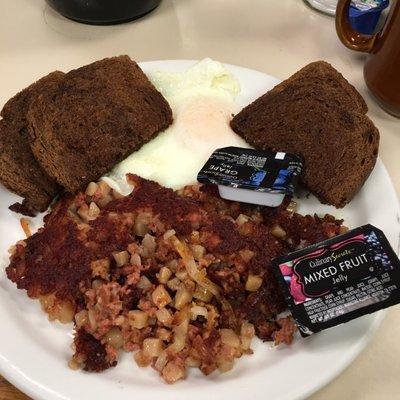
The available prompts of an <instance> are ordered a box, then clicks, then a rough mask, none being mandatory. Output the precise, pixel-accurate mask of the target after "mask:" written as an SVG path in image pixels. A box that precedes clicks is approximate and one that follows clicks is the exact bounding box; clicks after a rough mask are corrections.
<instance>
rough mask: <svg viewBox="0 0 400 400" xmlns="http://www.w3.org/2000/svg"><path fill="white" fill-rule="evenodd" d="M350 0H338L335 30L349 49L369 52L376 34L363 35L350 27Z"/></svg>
mask: <svg viewBox="0 0 400 400" xmlns="http://www.w3.org/2000/svg"><path fill="white" fill-rule="evenodd" d="M350 3H351V0H339V2H338V5H337V8H336V32H337V34H338V36H339V39H340V40H341V42H342V43H343V44H344V45H345V46H346V47H348V48H349V49H351V50H356V51H362V52H364V53H371V52H372V50H373V48H374V45H375V42H376V39H377V37H378V34H375V35H363V34H361V33H358V32H357V31H356V30H354V29H353V28H352V26H351V25H350V21H349V7H350Z"/></svg>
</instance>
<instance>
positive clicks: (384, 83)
mask: <svg viewBox="0 0 400 400" xmlns="http://www.w3.org/2000/svg"><path fill="white" fill-rule="evenodd" d="M350 1H351V0H339V2H338V6H337V10H336V31H337V33H338V35H339V38H340V40H341V41H342V43H343V44H344V45H345V46H347V47H348V48H349V49H352V50H356V51H362V52H365V53H369V56H368V58H367V60H366V62H365V66H364V78H365V82H366V84H367V86H368V89H369V90H370V91H371V93H372V94H373V95H374V97H375V98H376V99H377V101H378V103H379V104H380V106H381V107H382V108H383V109H384V110H386V111H387V112H388V113H390V114H392V115H394V116H396V117H398V118H400V0H392V1H391V2H390V3H391V10H390V13H389V15H388V17H387V19H386V22H385V25H384V27H383V28H382V30H381V31H380V32H378V33H377V34H375V35H363V34H361V33H358V32H356V31H355V30H354V29H353V28H352V27H351V25H350V23H349V20H348V9H349V5H350Z"/></svg>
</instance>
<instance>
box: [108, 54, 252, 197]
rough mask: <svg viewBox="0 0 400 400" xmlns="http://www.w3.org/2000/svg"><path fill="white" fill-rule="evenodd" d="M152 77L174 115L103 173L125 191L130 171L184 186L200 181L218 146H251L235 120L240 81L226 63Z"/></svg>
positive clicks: (208, 61) (201, 64) (165, 183)
mask: <svg viewBox="0 0 400 400" xmlns="http://www.w3.org/2000/svg"><path fill="white" fill-rule="evenodd" d="M149 79H150V80H151V81H152V82H153V84H154V85H155V87H156V88H157V89H158V90H159V91H160V92H161V93H162V94H163V95H164V97H165V98H166V99H167V101H168V102H169V104H170V106H171V109H172V112H173V116H174V121H173V123H172V124H171V125H170V126H169V127H168V128H167V129H166V130H165V131H163V132H161V133H160V134H159V135H158V136H157V137H155V138H154V139H153V140H151V141H150V142H149V143H147V144H145V145H144V146H142V147H141V149H140V150H138V151H136V152H134V153H132V154H131V155H129V156H128V157H127V158H126V159H125V160H123V161H122V162H120V163H119V164H117V165H116V166H115V167H114V169H113V170H112V171H111V172H110V173H109V174H108V175H107V176H105V177H103V180H105V181H106V182H107V183H108V184H109V185H110V186H111V187H112V188H113V189H115V190H117V191H119V192H120V193H122V194H124V195H126V194H128V193H129V192H130V191H131V190H132V188H131V186H130V185H128V183H127V181H126V174H127V173H134V174H137V175H139V176H141V177H143V178H146V179H150V180H153V181H156V182H158V183H159V184H161V185H163V186H166V187H169V188H172V189H179V188H181V187H183V186H185V185H190V184H194V183H196V177H197V173H198V172H199V171H200V169H201V167H202V166H203V165H204V164H205V162H206V161H207V159H208V158H209V156H210V155H211V153H212V152H213V151H214V150H216V149H217V148H221V147H226V146H238V147H249V146H248V145H247V144H246V142H245V141H244V140H243V139H242V138H240V137H239V136H238V135H237V134H236V133H235V132H233V131H232V129H231V128H230V126H229V122H230V120H231V118H232V115H233V114H235V113H236V112H237V111H238V110H237V107H236V105H235V98H236V96H237V95H238V93H239V92H240V86H239V82H238V81H237V80H236V78H235V77H234V76H233V75H232V74H231V73H230V72H229V71H228V70H227V69H226V68H225V67H224V66H223V65H222V64H221V63H219V62H216V61H213V60H211V59H204V60H202V61H200V62H198V63H197V64H195V65H194V66H192V67H191V68H189V69H188V70H186V71H185V72H182V73H169V72H161V71H158V72H155V73H153V74H151V75H150V76H149Z"/></svg>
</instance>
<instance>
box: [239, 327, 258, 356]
mask: <svg viewBox="0 0 400 400" xmlns="http://www.w3.org/2000/svg"><path fill="white" fill-rule="evenodd" d="M254 335H255V329H254V325H253V324H250V323H249V322H244V323H243V324H242V326H241V328H240V339H241V342H242V344H241V347H242V349H243V350H248V349H250V345H251V341H252V339H253V337H254Z"/></svg>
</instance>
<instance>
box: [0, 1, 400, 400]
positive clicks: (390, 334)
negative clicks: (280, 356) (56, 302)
mask: <svg viewBox="0 0 400 400" xmlns="http://www.w3.org/2000/svg"><path fill="white" fill-rule="evenodd" d="M119 54H128V55H129V56H131V57H132V58H133V59H135V60H136V61H148V60H158V59H181V58H184V59H201V58H204V57H211V58H214V59H216V60H219V61H222V62H226V63H230V64H237V65H243V66H246V67H249V68H254V69H257V70H260V71H263V72H265V73H268V74H270V75H273V76H276V77H279V78H281V79H285V78H287V77H288V76H290V75H291V74H292V73H294V72H295V71H297V70H298V69H300V68H301V67H302V66H304V65H305V64H307V63H309V62H311V61H315V60H319V59H323V60H326V61H328V62H330V63H332V64H333V65H334V66H335V67H336V68H337V69H338V70H339V71H341V72H342V73H343V75H344V76H345V77H346V78H347V79H348V80H349V81H350V82H351V83H352V84H353V85H354V86H356V88H357V89H358V90H359V91H360V92H361V94H362V95H363V96H364V97H365V99H366V101H367V103H368V106H369V110H370V111H369V116H370V117H371V118H372V120H373V121H374V122H375V124H376V125H377V127H378V128H379V130H380V133H381V145H380V157H381V159H382V160H383V162H384V164H385V165H386V167H387V169H388V171H389V174H390V176H391V178H392V180H393V182H394V185H395V187H396V190H397V193H399V192H400V120H398V119H395V118H393V117H391V116H389V115H388V114H386V113H385V112H384V111H382V110H381V109H380V108H379V107H378V106H377V105H376V104H375V103H374V101H373V99H372V98H371V97H370V95H369V94H368V92H367V90H366V87H365V84H364V81H363V74H362V67H363V62H364V60H365V55H363V54H358V53H355V52H352V51H350V50H348V49H346V48H344V47H343V46H342V45H341V43H340V42H339V40H338V39H337V37H336V33H335V28H334V20H333V19H332V18H331V17H328V16H325V15H322V14H319V13H317V12H315V11H313V10H311V9H310V8H308V7H307V6H306V5H305V4H304V3H303V2H302V1H301V0H278V1H273V0H163V2H162V4H161V6H160V7H159V8H158V9H157V10H156V11H155V12H153V13H152V14H149V15H148V16H146V17H144V18H142V19H140V20H138V21H135V22H133V23H129V24H124V25H119V26H111V27H93V26H86V25H81V24H78V23H75V22H72V21H68V20H66V19H64V18H63V17H61V16H59V15H57V14H56V13H55V12H53V11H52V10H51V9H49V8H48V7H47V6H46V5H45V3H44V1H43V0H0V106H2V104H3V103H4V102H5V101H6V100H7V99H8V98H9V97H10V96H12V95H13V94H15V93H16V91H18V90H20V89H22V88H24V87H25V86H27V85H29V84H30V83H32V82H33V81H34V80H35V79H38V78H40V77H41V76H43V75H45V74H46V73H48V72H50V71H53V70H55V69H58V68H60V67H62V69H63V70H68V69H72V68H75V67H78V66H81V65H83V64H87V63H90V62H92V61H94V60H97V59H101V58H104V57H107V56H112V55H119ZM384 195H385V193H382V196H384ZM399 337H400V308H399V307H393V308H391V309H390V310H389V312H388V314H387V317H386V319H385V321H384V322H383V324H382V326H381V328H380V329H379V331H378V332H377V334H376V336H375V338H374V339H373V341H372V342H371V343H370V345H369V346H368V347H367V348H366V350H364V351H363V353H362V354H361V355H360V356H359V357H358V358H357V359H356V361H355V362H354V363H353V364H352V365H351V366H350V367H349V368H348V369H347V370H346V371H345V372H343V373H342V374H341V375H340V376H339V377H338V378H337V379H335V380H334V381H333V382H332V383H330V384H329V385H328V386H327V387H325V388H324V389H322V390H321V391H319V392H318V393H316V394H315V395H313V396H312V397H311V399H312V400H337V399H352V400H361V399H362V400H375V399H400V393H399V389H398V379H399V376H400V362H399V359H400V342H399V340H398V338H399ZM267 397H268V396H267V394H266V398H267ZM10 398H11V397H10Z"/></svg>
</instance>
